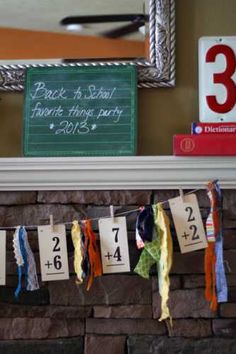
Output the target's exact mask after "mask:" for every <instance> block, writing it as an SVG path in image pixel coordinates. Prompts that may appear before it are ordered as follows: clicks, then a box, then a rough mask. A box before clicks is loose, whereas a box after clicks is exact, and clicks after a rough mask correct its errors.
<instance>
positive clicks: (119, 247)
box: [98, 216, 130, 273]
mask: <svg viewBox="0 0 236 354" xmlns="http://www.w3.org/2000/svg"><path fill="white" fill-rule="evenodd" d="M98 226H99V235H100V247H101V257H102V268H103V273H120V272H130V260H129V248H128V236H127V226H126V218H125V217H124V216H122V217H115V218H104V219H100V220H99V221H98Z"/></svg>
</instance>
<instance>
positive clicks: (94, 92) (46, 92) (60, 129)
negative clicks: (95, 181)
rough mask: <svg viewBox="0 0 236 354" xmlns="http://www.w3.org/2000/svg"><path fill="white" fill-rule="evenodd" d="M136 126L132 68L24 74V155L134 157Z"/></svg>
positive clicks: (35, 70)
mask: <svg viewBox="0 0 236 354" xmlns="http://www.w3.org/2000/svg"><path fill="white" fill-rule="evenodd" d="M136 127H137V73H136V68H135V67H134V66H132V65H124V66H115V65H112V66H106V67H99V66H96V67H92V66H88V67H51V68H46V67H42V68H30V69H28V70H27V73H26V82H25V105H24V155H25V156H105V155H107V156H109V155H134V154H135V153H136V136H137V128H136Z"/></svg>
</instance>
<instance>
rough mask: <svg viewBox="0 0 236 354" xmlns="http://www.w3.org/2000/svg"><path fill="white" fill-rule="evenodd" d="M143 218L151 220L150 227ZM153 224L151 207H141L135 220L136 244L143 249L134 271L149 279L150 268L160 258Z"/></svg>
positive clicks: (158, 243)
mask: <svg viewBox="0 0 236 354" xmlns="http://www.w3.org/2000/svg"><path fill="white" fill-rule="evenodd" d="M145 220H149V221H150V220H151V225H152V227H151V228H150V225H149V226H148V227H147V225H148V223H146V222H145ZM153 225H154V219H153V210H152V208H151V207H149V208H147V207H145V208H143V209H142V210H141V212H140V214H139V215H138V217H137V222H136V245H137V248H139V249H140V248H143V250H142V253H141V255H140V258H139V261H138V264H137V265H136V267H135V269H134V271H135V272H136V273H137V274H139V275H140V276H141V277H143V278H145V279H149V273H150V268H151V267H152V266H153V265H154V264H155V263H158V262H159V259H160V240H159V236H158V233H157V232H156V230H155V229H154V227H153ZM148 240H150V241H148Z"/></svg>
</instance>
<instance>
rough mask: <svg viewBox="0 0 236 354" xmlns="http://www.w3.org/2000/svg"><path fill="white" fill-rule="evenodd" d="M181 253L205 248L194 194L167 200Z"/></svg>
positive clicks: (202, 227) (204, 239) (202, 229)
mask: <svg viewBox="0 0 236 354" xmlns="http://www.w3.org/2000/svg"><path fill="white" fill-rule="evenodd" d="M169 205H170V210H171V213H172V217H173V220H174V225H175V230H176V233H177V237H178V241H179V246H180V251H181V253H187V252H192V251H196V250H199V249H202V248H206V247H207V239H206V234H205V230H204V226H203V223H202V218H201V213H200V210H199V206H198V201H197V197H196V195H195V194H186V195H184V196H183V197H181V196H180V197H177V198H173V199H169Z"/></svg>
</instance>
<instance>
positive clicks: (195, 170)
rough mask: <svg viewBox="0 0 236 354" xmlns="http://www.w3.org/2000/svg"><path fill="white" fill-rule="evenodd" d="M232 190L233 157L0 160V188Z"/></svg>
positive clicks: (235, 169) (234, 175) (235, 160)
mask: <svg viewBox="0 0 236 354" xmlns="http://www.w3.org/2000/svg"><path fill="white" fill-rule="evenodd" d="M212 179H218V180H219V182H220V185H221V186H222V188H232V189H233V188H236V157H191V158H189V157H175V156H129V157H70V158H68V157H58V158H56V157H55V158H54V157H51V158H24V157H23V158H0V190H2V191H3V190H5V191H11V190H12V191H16V190H18V191H20V190H76V189H77V190H108V189H110V190H112V189H121V190H122V189H141V190H144V189H178V188H183V189H190V188H191V189H192V188H194V189H195V188H204V186H205V185H206V183H207V182H208V181H209V180H212Z"/></svg>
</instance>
